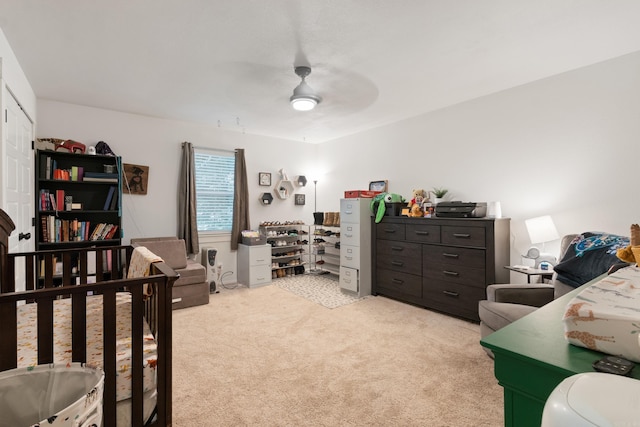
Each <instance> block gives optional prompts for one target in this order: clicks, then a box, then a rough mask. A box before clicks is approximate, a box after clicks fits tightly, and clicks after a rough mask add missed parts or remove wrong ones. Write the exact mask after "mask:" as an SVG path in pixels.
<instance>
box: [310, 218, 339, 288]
mask: <svg viewBox="0 0 640 427" xmlns="http://www.w3.org/2000/svg"><path fill="white" fill-rule="evenodd" d="M311 254H312V256H313V263H314V268H313V269H312V270H311V273H313V274H334V275H336V276H339V275H340V212H324V214H323V221H322V224H315V226H314V230H313V240H312V245H311Z"/></svg>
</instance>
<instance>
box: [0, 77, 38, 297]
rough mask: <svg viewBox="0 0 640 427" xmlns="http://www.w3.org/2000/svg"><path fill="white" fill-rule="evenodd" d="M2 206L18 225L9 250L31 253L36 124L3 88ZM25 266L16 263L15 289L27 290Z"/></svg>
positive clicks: (32, 243) (33, 244) (10, 238)
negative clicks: (33, 144)
mask: <svg viewBox="0 0 640 427" xmlns="http://www.w3.org/2000/svg"><path fill="white" fill-rule="evenodd" d="M2 99H3V101H4V105H5V111H4V114H3V116H4V117H3V119H4V123H3V126H2V148H3V149H2V154H3V155H2V171H3V176H2V199H3V200H2V207H3V209H4V210H5V211H6V212H7V214H9V217H11V219H12V220H13V222H14V223H15V225H16V229H15V231H14V232H13V233H12V234H11V236H10V237H9V252H11V253H14V252H31V251H33V250H34V247H35V243H34V242H35V238H36V236H35V235H34V227H33V225H32V218H34V196H33V188H34V186H33V180H34V174H33V149H32V148H31V144H32V142H31V141H32V140H33V123H32V122H31V120H30V119H29V117H28V116H27V115H26V114H25V112H24V111H23V110H22V108H21V107H20V105H19V104H18V102H17V101H16V100H15V98H14V97H13V95H11V93H10V92H9V91H8V90H7V88H6V87H4V88H3V93H2ZM23 269H24V266H23V265H16V270H17V272H18V276H17V277H16V290H23V289H24V274H23Z"/></svg>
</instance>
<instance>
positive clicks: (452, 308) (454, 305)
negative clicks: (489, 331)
mask: <svg viewBox="0 0 640 427" xmlns="http://www.w3.org/2000/svg"><path fill="white" fill-rule="evenodd" d="M422 292H423V295H422V298H423V300H424V303H425V306H427V307H430V308H433V309H436V310H441V311H444V312H447V313H450V314H453V315H456V316H461V317H465V318H467V319H470V320H474V321H478V320H479V318H478V301H480V300H482V299H485V298H486V289H485V288H484V287H482V288H476V287H473V286H465V285H461V284H458V283H451V282H445V281H440V280H428V279H424V286H423V291H422Z"/></svg>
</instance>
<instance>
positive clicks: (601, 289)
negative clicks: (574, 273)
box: [563, 266, 640, 362]
mask: <svg viewBox="0 0 640 427" xmlns="http://www.w3.org/2000/svg"><path fill="white" fill-rule="evenodd" d="M563 323H564V330H565V337H566V339H567V340H568V341H569V342H570V343H571V344H574V345H577V346H580V347H586V348H589V349H591V350H597V351H601V352H603V353H607V354H612V355H616V356H621V357H624V358H626V359H629V360H633V361H635V362H640V345H639V342H638V339H639V337H640V269H639V268H638V267H637V266H632V267H625V268H623V269H620V270H618V271H616V272H615V273H612V274H611V275H609V276H607V277H605V278H603V279H602V280H599V281H598V282H596V283H594V284H592V285H591V286H588V287H586V288H585V289H583V290H582V291H580V293H579V294H578V295H576V296H575V297H574V298H572V299H571V300H570V301H569V303H568V304H567V307H566V309H565V314H564V316H563Z"/></svg>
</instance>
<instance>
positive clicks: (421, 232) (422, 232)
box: [416, 231, 429, 236]
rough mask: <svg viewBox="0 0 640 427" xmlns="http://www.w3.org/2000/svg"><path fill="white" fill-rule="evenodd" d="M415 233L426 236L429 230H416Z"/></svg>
mask: <svg viewBox="0 0 640 427" xmlns="http://www.w3.org/2000/svg"><path fill="white" fill-rule="evenodd" d="M416 234H417V235H418V236H428V235H429V232H428V231H416Z"/></svg>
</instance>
